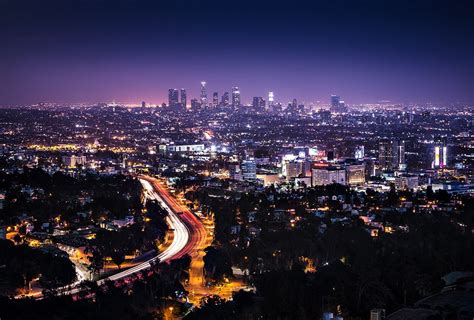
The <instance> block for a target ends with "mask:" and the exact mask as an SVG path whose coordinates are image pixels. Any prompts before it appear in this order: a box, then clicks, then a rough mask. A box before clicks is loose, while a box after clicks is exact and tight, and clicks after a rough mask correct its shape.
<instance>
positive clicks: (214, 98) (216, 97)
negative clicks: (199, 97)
mask: <svg viewBox="0 0 474 320" xmlns="http://www.w3.org/2000/svg"><path fill="white" fill-rule="evenodd" d="M218 104H219V94H218V93H217V92H214V93H213V94H212V105H213V106H214V107H217V105H218Z"/></svg>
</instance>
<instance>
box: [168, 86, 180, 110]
mask: <svg viewBox="0 0 474 320" xmlns="http://www.w3.org/2000/svg"><path fill="white" fill-rule="evenodd" d="M177 104H178V89H168V106H169V107H175V106H176V105H177Z"/></svg>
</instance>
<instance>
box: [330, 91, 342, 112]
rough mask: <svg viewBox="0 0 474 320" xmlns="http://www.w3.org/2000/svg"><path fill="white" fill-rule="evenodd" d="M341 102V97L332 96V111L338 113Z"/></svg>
mask: <svg viewBox="0 0 474 320" xmlns="http://www.w3.org/2000/svg"><path fill="white" fill-rule="evenodd" d="M340 101H341V97H339V96H336V95H332V96H331V111H337V110H338V109H339V102H340Z"/></svg>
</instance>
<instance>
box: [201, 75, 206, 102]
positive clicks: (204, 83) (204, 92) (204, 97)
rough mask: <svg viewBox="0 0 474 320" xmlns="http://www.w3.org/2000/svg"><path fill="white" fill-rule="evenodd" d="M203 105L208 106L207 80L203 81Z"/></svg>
mask: <svg viewBox="0 0 474 320" xmlns="http://www.w3.org/2000/svg"><path fill="white" fill-rule="evenodd" d="M201 105H202V106H207V93H206V81H201Z"/></svg>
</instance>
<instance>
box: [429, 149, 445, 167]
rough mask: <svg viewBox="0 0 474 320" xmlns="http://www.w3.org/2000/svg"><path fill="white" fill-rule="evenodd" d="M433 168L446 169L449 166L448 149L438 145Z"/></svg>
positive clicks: (435, 150)
mask: <svg viewBox="0 0 474 320" xmlns="http://www.w3.org/2000/svg"><path fill="white" fill-rule="evenodd" d="M433 158H434V159H433V164H432V167H433V168H444V167H446V166H447V165H448V147H446V146H444V145H436V146H435V147H434V154H433Z"/></svg>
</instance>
